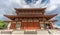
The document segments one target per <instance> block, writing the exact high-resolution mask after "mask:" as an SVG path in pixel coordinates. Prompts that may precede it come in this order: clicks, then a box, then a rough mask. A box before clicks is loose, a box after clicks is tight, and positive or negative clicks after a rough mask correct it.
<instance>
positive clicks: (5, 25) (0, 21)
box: [0, 20, 7, 29]
mask: <svg viewBox="0 0 60 35" xmlns="http://www.w3.org/2000/svg"><path fill="white" fill-rule="evenodd" d="M6 27H7V24H6V23H5V22H4V21H2V20H0V29H4V28H6Z"/></svg>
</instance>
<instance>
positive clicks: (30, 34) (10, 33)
mask: <svg viewBox="0 0 60 35" xmlns="http://www.w3.org/2000/svg"><path fill="white" fill-rule="evenodd" d="M42 34H43V35H48V34H55V35H56V34H60V31H58V30H56V29H52V30H51V29H49V30H37V31H35V30H32V31H23V30H0V35H42Z"/></svg>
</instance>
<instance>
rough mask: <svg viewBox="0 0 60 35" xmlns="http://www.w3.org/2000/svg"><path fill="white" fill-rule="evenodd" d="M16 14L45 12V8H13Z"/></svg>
mask: <svg viewBox="0 0 60 35" xmlns="http://www.w3.org/2000/svg"><path fill="white" fill-rule="evenodd" d="M14 9H15V10H16V11H17V12H18V11H20V12H21V11H43V10H44V11H45V9H46V8H14Z"/></svg>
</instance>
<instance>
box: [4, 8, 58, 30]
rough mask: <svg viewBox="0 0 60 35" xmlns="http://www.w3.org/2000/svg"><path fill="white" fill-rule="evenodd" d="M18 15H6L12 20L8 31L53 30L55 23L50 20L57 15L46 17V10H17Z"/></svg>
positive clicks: (9, 22)
mask: <svg viewBox="0 0 60 35" xmlns="http://www.w3.org/2000/svg"><path fill="white" fill-rule="evenodd" d="M15 10H16V15H4V16H5V17H7V18H9V19H11V20H12V21H6V22H8V29H16V28H19V29H20V30H40V29H53V28H54V27H53V22H55V21H56V20H50V19H52V18H53V17H55V16H56V15H57V14H51V15H45V14H44V13H45V10H46V8H26V9H24V8H15Z"/></svg>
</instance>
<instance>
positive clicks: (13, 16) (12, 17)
mask: <svg viewBox="0 0 60 35" xmlns="http://www.w3.org/2000/svg"><path fill="white" fill-rule="evenodd" d="M56 15H57V14H53V15H40V16H18V15H16V16H15V15H4V16H6V17H7V18H9V19H14V18H30V17H31V18H35V17H36V18H47V19H51V18H53V17H54V16H56Z"/></svg>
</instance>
